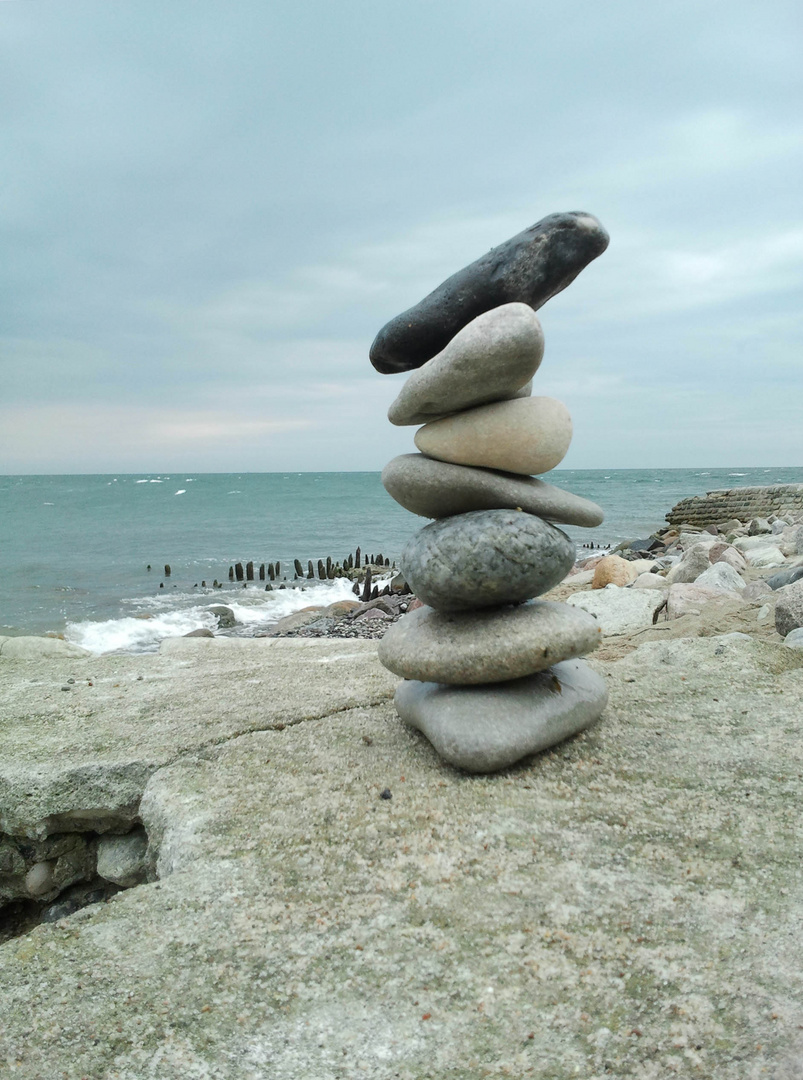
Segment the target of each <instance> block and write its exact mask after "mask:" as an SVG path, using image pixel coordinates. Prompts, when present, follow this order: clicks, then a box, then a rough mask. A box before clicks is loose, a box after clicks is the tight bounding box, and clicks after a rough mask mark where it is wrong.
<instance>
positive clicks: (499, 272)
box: [370, 212, 608, 374]
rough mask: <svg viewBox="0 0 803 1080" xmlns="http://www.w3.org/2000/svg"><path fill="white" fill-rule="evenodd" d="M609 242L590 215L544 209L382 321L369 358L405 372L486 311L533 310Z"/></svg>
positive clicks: (386, 369) (386, 371)
mask: <svg viewBox="0 0 803 1080" xmlns="http://www.w3.org/2000/svg"><path fill="white" fill-rule="evenodd" d="M607 246H608V234H607V233H606V231H605V230H604V229H603V227H602V226H601V225H600V223H599V222H598V221H597V219H596V218H595V217H592V216H591V214H586V213H582V212H574V213H564V214H550V215H549V217H545V218H543V219H542V220H541V221H538V222H536V224H535V225H531V226H530V228H528V229H525V230H524V231H523V232H520V233H518V234H517V235H516V236H514V237H512V238H511V239H510V240H506V241H505V242H504V243H503V244H500V245H499V246H498V247H495V248H492V249H491V250H490V251H489V252H488V253H487V254H485V255H482V256H481V257H480V258H479V259H477V260H476V262H473V263H471V264H470V265H469V266H466V267H465V268H464V269H462V270H459V271H458V272H457V273H456V274H453V275H452V276H451V277H450V278H447V280H446V281H444V282H443V283H442V284H441V285H439V286H438V288H437V289H435V290H434V291H433V292H431V293H430V294H429V296H427V297H425V298H424V299H423V300H421V301H420V302H419V303H418V304H416V305H415V307H412V308H409V309H408V310H407V311H404V312H402V314H401V315H397V316H396V317H395V318H394V319H391V321H390V322H388V323H386V324H385V326H383V327H382V329H381V330H380V331H379V333H378V334H377V336H376V338H375V340H374V343H373V344H372V346H371V351H370V357H371V363H372V364H373V365H374V367H375V368H376V370H377V371H381V372H382V373H383V374H389V373H391V372H396V371H409V370H411V369H412V368H417V367H421V365H422V364H424V363H426V361H427V360H430V359H431V358H432V357H433V356H435V355H436V354H437V353H439V352H440V351H441V350H442V349H444V348H445V347H446V346H447V345H448V343H449V342H450V341H451V340H452V338H453V337H454V336H455V334H457V333H459V331H460V330H461V329H462V328H463V327H464V326H465V325H466V324H467V323H469V322H471V321H472V319H476V318H477V316H478V315H481V314H482V313H483V312H485V311H490V310H491V309H492V308H496V307H499V306H500V305H502V304H509V303H517V302H518V303H524V304H528V305H529V306H530V307H531V308H533V309H538V308H539V307H541V305H542V304H545V303H546V302H547V300H549V298H550V297H551V296H554V295H555V294H556V293H559V292H560V291H561V290H562V289H565V288H566V286H567V285H570V284H571V282H572V281H574V279H575V278H576V277H577V275H578V274H579V273H580V271H581V270H582V269H583V267H585V266H587V265H588V263H590V262H591V260H592V259H595V258H596V257H597V256H598V255H601V254H602V252H603V251H604V250H605V248H606V247H607Z"/></svg>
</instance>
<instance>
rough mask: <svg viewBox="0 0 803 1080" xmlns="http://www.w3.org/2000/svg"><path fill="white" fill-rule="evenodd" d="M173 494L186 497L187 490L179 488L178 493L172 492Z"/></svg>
mask: <svg viewBox="0 0 803 1080" xmlns="http://www.w3.org/2000/svg"><path fill="white" fill-rule="evenodd" d="M174 494H175V495H186V494H187V489H186V488H179V489H178V491H176V492H174Z"/></svg>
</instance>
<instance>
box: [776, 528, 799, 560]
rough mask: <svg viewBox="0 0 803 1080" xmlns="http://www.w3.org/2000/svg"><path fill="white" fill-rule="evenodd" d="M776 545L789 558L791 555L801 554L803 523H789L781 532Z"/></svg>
mask: <svg viewBox="0 0 803 1080" xmlns="http://www.w3.org/2000/svg"><path fill="white" fill-rule="evenodd" d="M778 547H779V548H780V550H781V551H782V552H783V554H784V555H786V556H787V558H789V557H790V556H792V555H803V525H790V526H789V527H788V528H785V529H784V530H783V532H782V533H781V537H780V540H779V541H778Z"/></svg>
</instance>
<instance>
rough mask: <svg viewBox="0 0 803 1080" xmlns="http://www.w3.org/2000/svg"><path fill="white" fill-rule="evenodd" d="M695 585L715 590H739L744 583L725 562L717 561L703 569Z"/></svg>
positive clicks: (742, 587)
mask: <svg viewBox="0 0 803 1080" xmlns="http://www.w3.org/2000/svg"><path fill="white" fill-rule="evenodd" d="M694 584H695V585H699V586H700V587H701V588H703V589H713V590H714V591H715V592H741V591H742V589H744V587H745V583H744V581H743V580H742V578H740V577H739V575H738V573H737V572H736V571H735V570H734V569H733V567H732V566H729V565H728V563H726V562H718V563H715V564H714V565H713V566H709V567H708V569H707V570H704V571H703V573H702V574H700V576H699V577H698V578H695V581H694Z"/></svg>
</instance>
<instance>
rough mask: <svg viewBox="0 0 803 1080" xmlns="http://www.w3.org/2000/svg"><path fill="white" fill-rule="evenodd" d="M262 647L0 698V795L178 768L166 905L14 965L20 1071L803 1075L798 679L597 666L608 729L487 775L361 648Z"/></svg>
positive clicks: (164, 860) (161, 839)
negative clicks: (445, 760)
mask: <svg viewBox="0 0 803 1080" xmlns="http://www.w3.org/2000/svg"><path fill="white" fill-rule="evenodd" d="M653 632H654V631H653ZM254 644H255V646H256V647H253V648H250V649H242V650H240V651H239V652H238V651H237V650H226V649H220V650H217V648H216V647H213V646H211V643H207V642H205V641H204V640H203V639H195V640H194V641H192V642H191V644H190V645H184V646H181V647H180V651H175V652H173V653H172V654H168V655H165V656H161V657H159V656H152V657H142V658H119V657H118V658H112V657H109V658H106V659H105V660H103V661H99V660H97V659H94V660H90V661H84V660H81V661H74V662H73V670H72V674H73V676H74V677H75V678H76V679H78V678H79V677H80V676H81V675H82V674H84V675H86V674H89V673H92V674H94V675H95V676H97V678H96V679H95V687H93V688H87V690H86V692H84V691H83V690H81V691H76V692H75V696H74V697H69V699H68V700H67V701H64V700H63V699H67V698H68V695H67V694H64V693H63V694H61V697H59V696H58V694H59V691H58V685H56V684H57V683H58V684H60V683H61V680H62V679H63V678H64V677H65V676H66V675H67V672H66V671H62V670H61V669H60V668H59V671H58V678H55V679H53V678H52V676H48V674H47V669H46V667H44V666H42V668H40V669H38V671H37V672H34V671H33V669H32V668H31V667H30V666H29V665H27V664H23V663H22V662H19V663H15V664H12V663H9V664H8V665H3V666H2V667H1V668H0V686H1V687H2V709H0V715H2V716H3V718H4V720H3V739H4V745H3V748H2V755H0V761H2V762H3V766H2V767H3V769H4V770H5V771H6V772H8V771H11V772H12V773H14V774H15V775H16V776H18V775H20V773H21V772H22V771H23V770H24V769H25V768H27V769H28V772H29V776H30V778H31V780H32V781H35V780H36V778H37V776H38V778H39V779H40V780H42V781H48V778H49V777H50V776H56V775H58V774H59V772H60V770H65V769H69V767H72V769H73V774H76V773H77V770H78V764H79V762H80V761H81V759H82V757H83V759H84V760H85V761H86V760H89V761H94V762H95V763H96V764H97V766H98V768H102V767H103V766H104V765H105V764H110V765H113V764H114V763H115V762H117V761H118V760H120V759H124V760H125V761H128V760H134V759H136V760H142V761H147V762H153V761H157V759H158V762H161V767H156V768H154V769H153V770H152V771H151V772H150V774H149V777H148V778H147V780H146V786H145V794H144V797H143V799H142V803H141V807H140V813H141V817H142V819H143V822H144V824H145V828H146V829H147V831H148V834H149V836H150V840H151V849H152V861H153V862H154V863H155V865H156V866H157V867H158V870H159V872H160V873H161V874H162V875H163V877H162V880H160V881H157V882H154V883H152V884H148V885H143V886H139V887H137V888H135V889H131V890H129V891H126V892H123V893H120V894H118V895H117V896H116V897H115V898H114V899H113V900H111V901H110V902H108V903H106V904H99V905H94V906H92V907H88V908H85V909H83V910H82V911H80V912H78V913H77V914H75V915H73V916H71V917H70V918H67V919H64V920H62V921H60V922H58V923H55V924H52V925H48V926H40V927H38V928H37V929H35V930H34V931H33V932H32V933H30V934H29V935H27V936H25V937H20V938H17V939H15V940H13V941H11V942H9V943H7V944H6V945H4V946H2V947H0V979H1V980H2V983H1V984H2V987H3V1024H2V1025H0V1073H1V1072H2V1071H3V1069H5V1070H7V1073H8V1075H9V1076H14V1077H15V1078H23V1080H34V1078H35V1080H41V1078H42V1077H45V1076H47V1077H50V1076H53V1077H60V1078H61V1077H66V1078H67V1080H79V1078H81V1077H92V1078H93V1080H95V1078H98V1080H140V1078H142V1080H145V1078H148V1080H151V1078H156V1080H174V1078H175V1077H178V1076H181V1077H190V1078H204V1080H206V1078H210V1080H217V1078H225V1080H229V1078H237V1080H240V1078H243V1080H262V1078H264V1080H268V1078H270V1080H290V1078H292V1080H297V1078H300V1077H314V1078H315V1080H329V1078H335V1077H358V1076H363V1075H364V1076H370V1077H372V1078H374V1080H386V1078H387V1080H390V1078H395V1077H400V1078H404V1080H421V1078H433V1080H434V1078H438V1080H441V1078H448V1080H457V1078H460V1080H463V1078H465V1080H469V1078H471V1080H473V1078H475V1077H478V1076H516V1077H518V1076H528V1075H532V1076H535V1077H542V1078H550V1080H568V1078H569V1077H583V1080H602V1078H603V1077H610V1076H616V1077H634V1078H637V1080H659V1078H660V1080H662V1078H665V1077H670V1076H671V1077H678V1076H680V1077H689V1078H691V1077H695V1078H696V1077H700V1078H706V1080H707V1078H713V1080H720V1078H721V1080H730V1078H731V1077H733V1078H736V1077H739V1078H740V1080H743V1078H744V1080H754V1078H755V1080H759V1078H763V1077H766V1076H770V1077H774V1078H775V1080H781V1078H783V1080H791V1078H792V1077H797V1076H799V1068H798V1062H799V1059H798V1058H796V1057H795V1053H796V1052H797V1051H799V1049H800V1045H799V1037H800V1034H801V1031H800V1025H801V1024H803V1005H802V1003H803V985H801V984H802V980H803V977H802V976H801V972H803V926H802V925H801V922H803V919H802V918H801V916H802V914H803V904H802V903H801V900H802V897H801V880H800V878H801V872H800V858H799V851H800V839H801V837H800V825H799V818H800V814H799V797H800V775H801V773H803V761H801V758H802V757H803V740H801V726H802V725H803V715H802V711H801V708H800V701H801V697H802V696H803V656H801V654H800V653H799V652H797V651H796V650H792V649H785V648H784V647H783V645H782V644H780V642H778V643H777V644H776V643H774V642H769V641H763V640H762V641H752V640H746V639H744V638H742V637H735V638H733V637H726V638H722V637H718V638H710V637H708V638H707V637H701V638H695V639H693V640H686V639H675V638H672V639H670V640H667V641H660V640H657V641H650V642H648V644H646V645H644V646H641V647H640V648H638V649H636V650H635V651H633V652H631V653H630V654H629V655H628V656H626V657H625V658H624V659H622V660H620V661H618V662H611V661H606V662H602V663H600V662H599V661H596V660H592V661H591V664H592V666H594V667H595V668H596V669H597V670H598V671H601V672H602V673H603V674H605V676H606V681H607V682H608V684H609V688H610V695H611V698H610V705H609V707H608V709H607V710H606V712H605V714H604V716H603V719H602V721H601V722H600V723H599V724H598V725H597V726H596V727H594V728H593V729H591V730H590V731H588V732H586V733H584V734H582V735H580V736H578V737H577V738H575V739H574V740H572V741H571V742H569V743H566V744H563V745H562V746H560V747H558V748H556V749H555V750H554V751H552V752H548V753H546V754H544V755H541V756H538V757H536V758H533V759H530V760H529V761H527V762H525V763H524V764H522V765H520V766H518V767H516V768H515V769H512V770H510V771H509V772H507V773H503V774H499V775H496V776H491V777H469V776H466V775H465V774H461V773H457V772H455V771H453V770H452V769H450V768H449V767H448V766H446V765H444V764H442V763H441V762H440V761H439V760H438V758H437V757H436V755H435V753H434V752H433V751H432V749H431V748H430V747H429V745H428V744H427V743H426V741H425V740H424V739H423V737H421V736H419V735H417V734H415V733H413V732H411V731H409V730H408V729H406V728H405V727H404V726H403V725H402V724H401V723H400V721H399V720H398V719H397V717H396V716H395V714H394V712H393V709H392V706H391V704H390V702H389V700H385V699H386V698H388V697H389V696H390V693H391V691H392V688H393V685H394V684H395V681H396V680H395V679H393V677H392V676H390V675H388V674H387V673H385V672H383V670H382V668H381V667H380V665H379V664H378V662H377V661H376V659H375V652H374V646H373V644H372V643H371V642H353V641H348V642H342V643H332V642H330V641H326V640H318V641H312V642H310V643H309V645H308V646H307V647H306V648H305V649H297V650H295V654H294V656H293V655H292V654H293V650H292V649H291V648H288V647H287V645H288V643H285V642H281V641H280V642H278V643H275V644H273V643H272V644H270V645H269V646H268V647H267V648H264V649H260V648H259V646H260V645H262V646H264V645H266V644H267V643H266V642H260V643H254ZM190 650H193V651H190ZM333 654H337V656H338V657H339V659H336V658H334V655H333ZM348 654H352V655H354V654H357V655H356V657H355V659H354V660H353V661H352V662H350V661H349V660H347V659H346V657H347V655H348ZM302 655H303V660H302V659H301V656H302ZM190 657H191V658H192V659H190ZM295 657H298V658H299V659H298V660H296V659H295ZM106 665H108V666H106ZM140 674H141V675H142V676H143V680H142V682H141V683H137V682H136V676H137V675H140ZM32 675H33V681H31V678H32ZM48 678H51V680H52V685H53V690H52V691H51V690H50V688H49V687H48V685H47V680H48ZM37 680H38V681H37ZM112 680H114V682H116V683H118V684H119V685H118V686H116V687H115V686H114V682H112ZM249 680H259V681H258V682H254V681H250V682H249ZM22 683H24V684H25V687H26V688H27V690H26V689H25V688H22V689H21V688H20V685H21V684H22ZM90 689H100V690H102V693H103V698H102V699H98V698H96V699H95V704H94V706H93V707H92V709H90V708H89V705H88V704H86V703H85V702H87V697H86V695H88V694H89V690H90ZM366 690H367V691H368V693H369V694H373V695H374V698H373V701H374V702H375V703H374V704H368V703H367V702H365V701H363V702H358V701H356V700H355V698H357V697H359V696H360V695H363V697H365V694H366ZM37 695H38V698H37ZM350 701H351V702H352V706H351V707H350V706H349V702H350ZM307 702H308V703H307ZM329 706H330V707H329ZM59 710H61V712H63V713H65V714H67V713H69V716H65V718H64V719H62V718H61V716H60V712H59ZM316 710H317V711H316ZM238 714H239V730H240V731H245V733H244V734H240V735H238V720H237V717H238ZM278 717H282V718H283V720H281V721H278V720H277V718H278ZM301 720H303V721H304V722H303V723H298V722H297V721H301ZM279 722H283V723H286V724H287V725H288V726H287V727H285V728H284V729H283V730H276V727H277V726H278V723H279ZM248 724H251V725H254V726H260V727H262V728H263V729H264V728H269V727H270V725H271V724H273V727H274V729H273V730H259V731H253V732H249V731H246V730H245V729H246V728H247V726H248ZM151 729H152V730H151ZM101 732H102V733H101ZM149 732H151V733H150V734H149ZM108 740H112V744H113V748H114V749H110V748H109V746H108V745H107V743H108ZM129 740H130V746H129V748H128V750H127V752H126V751H125V747H126V744H127V743H128V742H129ZM148 747H150V749H147V748H148ZM26 761H27V764H26V765H24V764H23V763H24V762H26ZM15 762H16V764H15ZM158 762H157V764H158ZM70 763H72V765H71V766H70ZM76 782H77V781H76ZM14 783H15V784H16V780H15V781H14ZM385 788H388V789H390V791H391V792H392V798H391V799H381V798H380V797H379V795H380V792H381V791H382V790H383V789H385ZM57 789H58V785H57V784H53V783H50V784H49V790H51V791H52V792H57ZM7 790H8V789H7ZM13 790H14V791H18V793H19V797H20V798H25V796H24V793H23V792H21V789H18V788H17V787H14V788H13ZM29 790H31V789H29ZM87 791H88V792H89V789H87ZM3 798H4V799H7V798H8V793H7V792H6V794H5V795H4V796H3ZM37 798H39V802H40V811H39V812H40V813H41V812H43V811H45V810H47V806H46V805H45V800H44V798H43V797H42V796H37ZM59 798H60V796H58V797H57V795H56V794H54V795H53V800H54V801H53V806H54V807H55V806H57V805H58V806H61V805H63V804H62V803H61V802H59ZM4 811H5V813H6V815H7V816H8V817H10V818H12V819H15V820H16V819H19V820H23V819H24V820H30V821H31V822H32V823H33V822H34V821H35V820H38V819H37V817H36V814H33V815H30V814H28V813H27V812H25V811H23V810H21V809H19V808H17V807H12V806H9V805H7V804H4Z"/></svg>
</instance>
